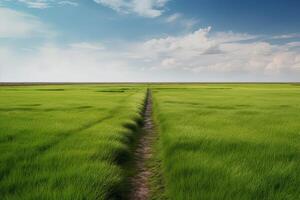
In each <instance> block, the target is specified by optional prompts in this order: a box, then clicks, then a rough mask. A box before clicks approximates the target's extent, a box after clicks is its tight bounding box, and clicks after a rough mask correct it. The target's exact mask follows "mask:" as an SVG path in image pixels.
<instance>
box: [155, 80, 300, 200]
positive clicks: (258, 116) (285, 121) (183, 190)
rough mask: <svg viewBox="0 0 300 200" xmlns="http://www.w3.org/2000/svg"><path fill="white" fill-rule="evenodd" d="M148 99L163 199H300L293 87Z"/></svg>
mask: <svg viewBox="0 0 300 200" xmlns="http://www.w3.org/2000/svg"><path fill="white" fill-rule="evenodd" d="M153 93H154V94H153V96H154V100H155V106H154V108H155V115H156V116H157V122H158V124H159V126H160V138H161V151H162V154H163V172H164V174H165V177H166V191H167V194H168V195H169V197H170V199H174V200H175V199H176V200H177V199H178V200H183V199H193V200H198V199H228V200H230V199H237V200H241V199H270V200H274V199H294V200H295V199H299V198H300V188H299V185H300V85H254V84H252V85H237V84H235V85H221V84H217V85H163V86H156V87H155V89H153Z"/></svg>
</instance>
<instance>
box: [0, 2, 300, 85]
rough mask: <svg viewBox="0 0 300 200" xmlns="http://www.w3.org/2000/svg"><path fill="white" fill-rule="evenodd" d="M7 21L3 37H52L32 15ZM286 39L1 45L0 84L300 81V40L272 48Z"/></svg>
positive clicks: (1, 11)
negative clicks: (42, 82)
mask: <svg viewBox="0 0 300 200" xmlns="http://www.w3.org/2000/svg"><path fill="white" fill-rule="evenodd" d="M0 15H1V16H2V18H1V19H0V39H1V38H14V39H17V38H34V37H44V36H45V35H51V34H52V33H53V31H52V30H50V29H49V28H47V26H46V25H45V24H43V23H42V22H41V21H40V20H39V19H38V18H36V17H34V16H32V15H29V14H26V13H23V12H19V11H15V10H12V9H9V8H3V7H0ZM7 23H9V25H8V24H7ZM280 37H281V36H265V37H263V39H262V37H260V36H257V35H251V34H245V33H236V32H230V31H228V32H213V31H212V27H207V28H200V29H198V30H196V31H190V32H187V33H185V34H181V35H177V36H172V35H168V36H164V37H155V38H150V39H147V40H139V41H130V42H129V41H126V42H125V41H123V42H117V41H114V42H110V43H109V44H107V43H105V41H77V42H72V43H63V44H60V43H58V42H55V40H45V41H43V42H41V43H39V44H35V45H31V46H30V47H28V46H26V47H22V46H14V45H9V44H5V43H0V81H161V80H165V81H176V80H178V81H216V78H215V77H222V79H217V80H220V81H240V80H245V81H251V80H253V81H268V80H271V81H282V80H290V81H300V78H299V77H300V42H298V41H293V42H284V41H282V42H281V43H271V42H270V41H271V40H272V39H274V38H280ZM293 37H295V34H294V35H293ZM285 38H286V36H285ZM268 41H269V42H268ZM184 74H185V75H186V76H185V77H183V75H184ZM245 77H246V78H248V79H246V78H245ZM256 77H259V78H256Z"/></svg>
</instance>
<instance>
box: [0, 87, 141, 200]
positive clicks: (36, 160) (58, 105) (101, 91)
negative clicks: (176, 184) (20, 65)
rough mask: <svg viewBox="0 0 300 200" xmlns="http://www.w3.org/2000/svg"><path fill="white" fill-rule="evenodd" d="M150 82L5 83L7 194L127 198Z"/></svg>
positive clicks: (0, 188) (3, 181)
mask: <svg viewBox="0 0 300 200" xmlns="http://www.w3.org/2000/svg"><path fill="white" fill-rule="evenodd" d="M144 98H145V89H143V88H142V87H140V86H139V87H135V86H134V85H130V86H128V85H127V86H122V85H118V86H115V85H88V86H86V85H76V86H75V85H69V86H68V85H49V86H18V87H15V86H1V87H0V197H1V198H0V199H2V200H5V199H39V200H40V199H72V200H73V199H120V198H123V197H122V196H121V195H123V193H124V191H125V190H126V187H125V186H126V176H127V175H128V172H127V171H126V166H125V165H126V162H127V161H128V160H129V158H130V156H131V155H130V148H131V147H130V146H131V144H130V143H131V142H132V140H133V138H134V135H133V133H134V130H133V129H134V127H135V126H137V122H138V121H139V120H140V117H141V116H140V111H141V109H142V106H143V102H144Z"/></svg>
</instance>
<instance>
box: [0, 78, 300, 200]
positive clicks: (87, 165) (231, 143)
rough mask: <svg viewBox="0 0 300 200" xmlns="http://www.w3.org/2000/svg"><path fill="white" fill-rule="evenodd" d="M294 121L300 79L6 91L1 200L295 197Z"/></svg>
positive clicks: (299, 115) (299, 191) (299, 138)
mask: <svg viewBox="0 0 300 200" xmlns="http://www.w3.org/2000/svg"><path fill="white" fill-rule="evenodd" d="M147 88H150V90H149V91H151V94H152V95H151V96H150V98H147V102H148V103H146V104H145V98H146V94H147V93H146V91H147ZM149 102H150V103H149ZM142 110H144V114H142ZM142 121H144V123H141V122H142ZM299 122H300V85H299V84H148V85H146V84H90V85H88V84H86V85H76V84H73V85H32V86H25V85H20V86H1V87H0V199H7V200H8V199H9V200H10V199H13V200H20V199H36V200H40V199H51V200H52V199H53V200H54V199H68V200H71V199H72V200H73V199H92V200H93V199H103V200H107V199H125V198H126V196H128V194H130V192H133V193H134V194H133V196H134V197H132V198H130V200H135V199H142V200H144V199H156V200H158V199H166V198H168V199H172V200H199V199H216V200H219V199H228V200H233V199H235V200H242V199H245V200H252V199H268V200H279V199H285V200H286V199H290V200H296V199H299V197H300V188H299V185H300V123H299ZM142 126H143V128H142ZM145 132H146V133H147V134H149V135H150V137H148V136H143V135H139V133H143V134H144V133H145ZM151 132H152V133H151ZM154 132H155V133H154ZM151 140H153V141H151ZM152 154H153V155H152ZM149 157H151V158H149ZM132 158H136V160H137V161H136V162H137V163H133V162H132V160H134V159H132ZM150 168H151V169H150ZM143 174H145V175H143ZM132 180H133V181H132ZM148 181H149V182H150V183H146V182H148ZM130 183H131V184H130ZM153 193H155V194H154V195H153ZM151 195H152V196H151ZM129 196H130V195H129ZM140 197H141V198H140Z"/></svg>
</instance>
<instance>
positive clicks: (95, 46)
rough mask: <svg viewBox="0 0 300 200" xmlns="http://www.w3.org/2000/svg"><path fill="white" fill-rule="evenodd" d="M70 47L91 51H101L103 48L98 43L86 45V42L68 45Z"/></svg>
mask: <svg viewBox="0 0 300 200" xmlns="http://www.w3.org/2000/svg"><path fill="white" fill-rule="evenodd" d="M70 47H72V48H74V49H85V50H92V51H102V50H104V49H105V47H104V46H103V45H102V44H100V43H88V42H79V43H74V44H70Z"/></svg>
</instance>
